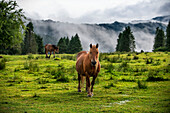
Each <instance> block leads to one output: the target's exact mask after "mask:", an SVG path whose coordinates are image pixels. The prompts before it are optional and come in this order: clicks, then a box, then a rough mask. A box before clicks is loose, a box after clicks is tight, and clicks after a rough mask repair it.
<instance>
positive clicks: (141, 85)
mask: <svg viewBox="0 0 170 113" xmlns="http://www.w3.org/2000/svg"><path fill="white" fill-rule="evenodd" d="M137 84H138V88H139V89H146V88H147V85H146V82H144V81H141V80H138V82H137Z"/></svg>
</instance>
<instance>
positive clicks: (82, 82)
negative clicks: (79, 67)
mask: <svg viewBox="0 0 170 113" xmlns="http://www.w3.org/2000/svg"><path fill="white" fill-rule="evenodd" d="M85 78H86V77H85V76H83V75H82V76H81V88H83V87H84V80H85Z"/></svg>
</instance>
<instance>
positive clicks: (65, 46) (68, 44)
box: [57, 33, 82, 54]
mask: <svg viewBox="0 0 170 113" xmlns="http://www.w3.org/2000/svg"><path fill="white" fill-rule="evenodd" d="M57 46H58V47H59V53H61V54H62V53H68V54H73V53H77V52H80V51H81V50H82V45H81V41H80V37H79V36H78V34H77V33H76V35H75V36H72V37H71V40H69V38H68V37H67V38H66V37H63V38H62V37H61V38H60V40H59V41H58V44H57Z"/></svg>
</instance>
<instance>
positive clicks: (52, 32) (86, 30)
mask: <svg viewBox="0 0 170 113" xmlns="http://www.w3.org/2000/svg"><path fill="white" fill-rule="evenodd" d="M168 17H169V19H170V16H168ZM160 18H161V19H160ZM165 18H167V16H165ZM153 19H154V20H155V21H156V22H152V21H149V22H144V23H142V22H139V23H133V22H132V23H123V22H118V21H115V22H114V23H102V24H74V23H67V22H66V23H64V22H59V21H53V20H51V19H48V20H32V22H33V24H34V32H35V33H37V34H39V35H40V36H41V37H43V42H44V45H45V44H47V43H51V44H57V42H58V40H59V39H60V38H61V37H67V36H68V37H69V38H71V36H73V35H75V34H76V33H78V35H79V37H80V40H81V43H82V46H83V50H88V49H89V44H90V43H93V44H96V43H99V47H100V52H114V51H115V47H116V44H117V38H118V35H119V33H120V32H122V31H123V30H124V28H125V27H126V26H130V27H131V30H132V32H133V34H134V36H135V41H136V51H140V50H144V51H152V47H153V41H154V35H155V30H156V28H157V27H160V28H162V29H163V30H164V31H165V29H166V24H164V22H165V21H164V20H165V19H163V17H157V18H156V17H155V18H153ZM151 20H152V19H151ZM158 20H159V21H158ZM161 20H163V22H161ZM166 20H168V19H166Z"/></svg>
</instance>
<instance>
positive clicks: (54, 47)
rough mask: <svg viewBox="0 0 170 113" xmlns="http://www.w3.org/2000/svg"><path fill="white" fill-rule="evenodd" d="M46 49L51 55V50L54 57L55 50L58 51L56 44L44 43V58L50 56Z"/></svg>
mask: <svg viewBox="0 0 170 113" xmlns="http://www.w3.org/2000/svg"><path fill="white" fill-rule="evenodd" d="M48 51H49V52H50V56H51V52H52V51H53V54H54V58H55V52H57V53H59V47H57V46H56V45H51V44H46V45H45V53H46V58H50V56H49V57H48Z"/></svg>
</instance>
